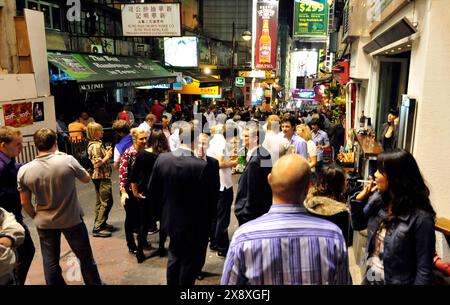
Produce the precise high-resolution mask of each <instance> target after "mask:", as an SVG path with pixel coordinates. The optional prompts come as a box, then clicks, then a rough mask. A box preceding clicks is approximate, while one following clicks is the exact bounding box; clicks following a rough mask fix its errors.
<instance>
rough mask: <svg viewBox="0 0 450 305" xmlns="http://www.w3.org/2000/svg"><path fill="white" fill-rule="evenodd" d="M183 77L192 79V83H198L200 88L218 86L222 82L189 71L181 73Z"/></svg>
mask: <svg viewBox="0 0 450 305" xmlns="http://www.w3.org/2000/svg"><path fill="white" fill-rule="evenodd" d="M183 75H186V76H190V77H192V78H193V79H194V81H197V82H199V83H200V86H199V87H200V88H205V87H214V86H218V85H220V83H221V82H222V80H221V79H217V78H214V77H212V76H209V75H204V74H200V73H195V72H191V71H183Z"/></svg>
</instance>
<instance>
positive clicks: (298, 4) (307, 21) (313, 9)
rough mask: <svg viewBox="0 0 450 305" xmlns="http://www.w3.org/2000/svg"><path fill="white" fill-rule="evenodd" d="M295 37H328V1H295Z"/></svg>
mask: <svg viewBox="0 0 450 305" xmlns="http://www.w3.org/2000/svg"><path fill="white" fill-rule="evenodd" d="M293 28H294V37H326V36H327V33H328V3H327V0H295V1H294V26H293Z"/></svg>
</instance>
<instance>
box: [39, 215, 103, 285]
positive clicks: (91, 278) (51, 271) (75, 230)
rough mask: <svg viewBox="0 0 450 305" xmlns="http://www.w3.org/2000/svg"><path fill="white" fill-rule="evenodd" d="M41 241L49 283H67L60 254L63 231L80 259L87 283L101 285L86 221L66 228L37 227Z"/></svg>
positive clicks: (45, 273)
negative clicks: (60, 263)
mask: <svg viewBox="0 0 450 305" xmlns="http://www.w3.org/2000/svg"><path fill="white" fill-rule="evenodd" d="M37 231H38V234H39V240H40V242H41V251H42V260H43V263H44V275H45V282H46V283H47V285H65V284H66V282H65V281H64V278H63V276H62V270H61V266H60V265H59V256H60V252H61V233H63V234H64V237H65V238H66V240H67V242H68V243H69V246H70V248H71V249H72V251H73V253H75V255H76V257H77V258H78V259H79V260H80V268H81V274H82V275H83V280H84V283H85V284H86V285H101V284H102V280H101V279H100V274H99V273H98V269H97V264H96V263H95V260H94V256H93V254H92V249H91V245H90V243H89V236H88V232H87V229H86V225H85V224H84V222H81V223H79V224H78V225H76V226H73V227H71V228H66V229H37Z"/></svg>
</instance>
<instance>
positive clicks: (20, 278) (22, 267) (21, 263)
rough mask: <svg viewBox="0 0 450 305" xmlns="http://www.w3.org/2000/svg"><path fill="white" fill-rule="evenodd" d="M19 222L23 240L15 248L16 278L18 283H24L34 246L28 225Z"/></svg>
mask: <svg viewBox="0 0 450 305" xmlns="http://www.w3.org/2000/svg"><path fill="white" fill-rule="evenodd" d="M20 224H21V225H22V227H23V228H24V229H25V240H24V241H23V244H22V245H20V246H19V247H18V248H17V257H18V259H17V265H16V278H17V283H18V284H19V285H25V280H26V279H27V274H28V270H29V269H30V266H31V262H32V261H33V257H34V252H35V251H36V249H35V248H34V244H33V240H32V239H31V235H30V231H29V230H28V227H27V226H26V225H25V224H24V223H23V222H20Z"/></svg>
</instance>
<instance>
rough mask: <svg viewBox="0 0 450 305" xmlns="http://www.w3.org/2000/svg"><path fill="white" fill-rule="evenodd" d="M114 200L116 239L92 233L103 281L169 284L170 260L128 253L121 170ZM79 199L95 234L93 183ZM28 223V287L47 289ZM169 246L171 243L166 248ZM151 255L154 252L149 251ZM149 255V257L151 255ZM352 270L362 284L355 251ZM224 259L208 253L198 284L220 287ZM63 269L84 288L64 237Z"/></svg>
mask: <svg viewBox="0 0 450 305" xmlns="http://www.w3.org/2000/svg"><path fill="white" fill-rule="evenodd" d="M238 179H239V177H238V176H237V175H234V176H233V181H234V191H235V193H236V190H237V181H238ZM112 181H113V197H114V205H113V208H112V210H111V213H110V216H109V220H108V223H110V224H112V225H113V226H115V227H116V231H114V232H113V235H112V237H109V238H101V237H92V233H90V242H91V246H92V249H93V252H94V257H95V260H96V262H97V265H98V268H99V272H100V275H101V277H102V279H103V281H104V282H105V283H107V284H109V285H165V284H166V267H167V257H163V258H161V257H153V258H149V259H147V260H146V261H144V262H143V263H142V264H138V263H137V261H136V258H135V256H133V255H131V254H129V253H128V248H127V245H126V242H125V231H124V226H123V223H124V219H125V211H124V209H123V208H122V206H121V205H120V198H119V190H118V182H117V181H118V178H117V170H113V178H112ZM77 189H78V197H79V199H80V202H81V205H82V207H83V211H84V214H85V216H84V221H85V223H86V226H87V228H88V231H89V232H92V227H93V223H94V205H95V190H94V185H93V184H92V183H89V184H82V183H79V182H77ZM231 214H232V219H231V224H230V228H229V233H230V238H231V236H232V234H233V232H234V231H235V230H236V229H237V227H238V225H237V221H236V218H235V217H234V215H233V213H231ZM25 221H26V223H27V225H28V226H29V228H30V231H31V234H32V237H33V241H34V244H35V247H36V254H35V257H34V260H33V263H32V265H31V269H30V272H29V274H28V278H27V282H26V284H28V285H44V284H45V280H44V273H43V267H42V256H41V251H40V245H39V239H38V236H37V232H36V228H35V226H34V224H33V223H32V221H31V219H30V218H26V220H25ZM148 241H149V242H151V244H152V245H153V246H154V247H157V242H158V234H154V235H149V237H148ZM166 246H168V242H167V244H166ZM148 251H151V249H149V250H148ZM148 251H146V252H147V254H148V253H149V252H148ZM349 252H350V254H351V255H350V269H351V272H352V277H353V282H354V283H360V282H361V279H360V275H359V269H358V267H357V266H356V265H355V263H354V262H353V255H352V253H353V252H352V250H351V248H350V250H349ZM223 263H224V258H222V257H219V256H217V255H216V252H213V251H211V250H209V249H208V253H207V258H206V263H205V266H204V268H203V271H204V272H205V278H204V279H203V280H202V281H197V282H196V284H197V285H217V284H219V283H220V277H221V274H222V269H223ZM60 265H61V268H62V270H63V276H64V278H65V279H66V282H67V284H69V285H77V284H82V283H83V280H82V277H81V273H80V271H79V268H77V266H76V260H75V256H74V254H73V253H72V251H71V250H70V248H69V246H68V244H67V242H66V241H65V239H64V237H63V238H62V242H61V260H60Z"/></svg>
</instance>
